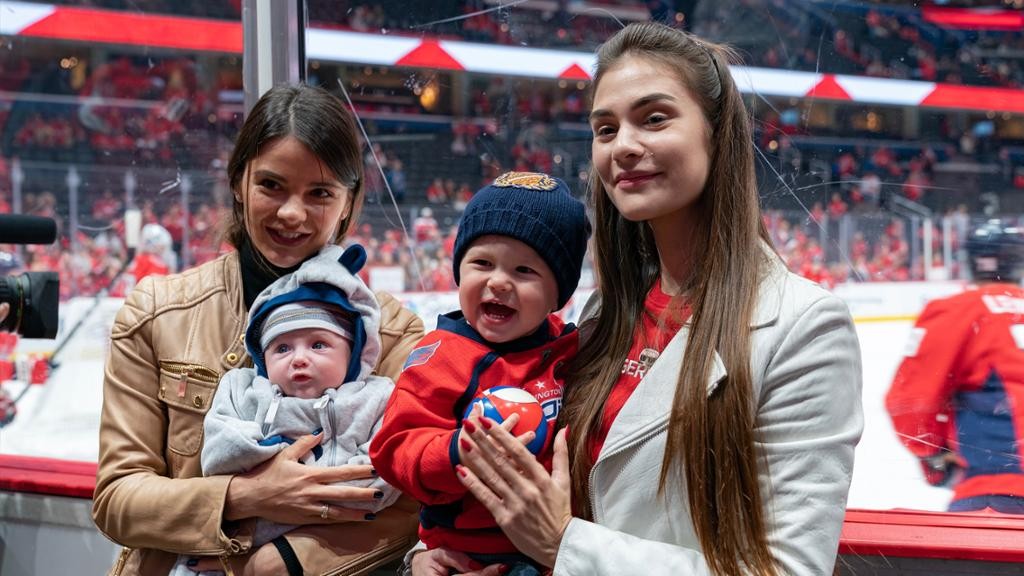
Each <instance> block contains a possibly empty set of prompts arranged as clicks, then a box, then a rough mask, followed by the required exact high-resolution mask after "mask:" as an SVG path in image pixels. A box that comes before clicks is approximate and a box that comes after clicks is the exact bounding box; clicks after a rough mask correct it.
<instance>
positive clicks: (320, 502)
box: [224, 434, 377, 525]
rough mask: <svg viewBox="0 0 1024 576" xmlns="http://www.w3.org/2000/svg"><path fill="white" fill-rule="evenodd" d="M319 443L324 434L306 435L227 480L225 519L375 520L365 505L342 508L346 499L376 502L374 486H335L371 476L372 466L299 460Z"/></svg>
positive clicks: (295, 520)
mask: <svg viewBox="0 0 1024 576" xmlns="http://www.w3.org/2000/svg"><path fill="white" fill-rule="evenodd" d="M319 443H320V435H319V434H317V435H312V436H303V437H302V438H299V439H298V440H296V441H295V443H294V444H292V445H291V446H288V447H287V448H285V449H284V450H281V451H280V452H278V453H277V455H275V456H274V457H273V458H271V459H270V460H267V461H266V462H264V463H263V464H261V465H259V466H257V467H256V468H253V469H252V470H250V471H249V472H246V473H244V474H238V475H236V476H235V477H234V478H232V479H231V483H230V484H228V493H227V502H226V504H225V509H224V519H225V520H240V519H243V518H251V517H254V516H256V517H260V518H264V519H267V520H270V521H272V522H278V523H281V524H298V525H302V524H335V523H339V522H348V521H352V520H372V519H373V517H374V516H373V514H367V512H366V511H365V510H353V509H349V508H345V507H344V503H345V502H372V501H373V500H374V497H375V496H374V495H375V493H376V492H377V491H376V490H375V489H373V488H355V487H351V486H332V484H334V483H335V482H344V481H348V480H362V479H367V478H373V477H374V472H373V467H372V466H368V465H367V466H356V465H344V466H333V467H330V468H321V467H318V466H306V465H305V464H300V463H299V459H301V458H302V457H303V456H305V455H306V453H308V452H309V451H310V450H312V449H313V447H314V446H316V445H317V444H319Z"/></svg>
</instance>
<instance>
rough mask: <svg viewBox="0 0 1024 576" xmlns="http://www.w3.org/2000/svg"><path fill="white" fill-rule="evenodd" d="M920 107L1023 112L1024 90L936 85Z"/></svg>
mask: <svg viewBox="0 0 1024 576" xmlns="http://www.w3.org/2000/svg"><path fill="white" fill-rule="evenodd" d="M920 105H921V106H933V107H936V108H957V109H961V110H962V109H968V110H985V111H988V110H995V111H998V112H1024V90H1014V89H1010V88H981V87H978V86H956V85H953V84H938V85H937V86H936V87H935V90H933V91H932V93H931V94H929V95H928V96H926V97H925V99H924V100H922V101H921V104H920Z"/></svg>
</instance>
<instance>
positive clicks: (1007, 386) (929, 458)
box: [885, 220, 1024, 514]
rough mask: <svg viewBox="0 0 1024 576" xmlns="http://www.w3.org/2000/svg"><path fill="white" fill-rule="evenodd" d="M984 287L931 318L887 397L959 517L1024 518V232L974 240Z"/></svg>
mask: <svg viewBox="0 0 1024 576" xmlns="http://www.w3.org/2000/svg"><path fill="white" fill-rule="evenodd" d="M966 248H967V252H968V255H969V258H970V265H971V272H972V275H973V277H974V284H972V285H971V286H969V287H968V289H967V290H966V291H964V292H962V293H960V294H957V295H955V296H950V297H947V298H942V299H939V300H935V301H933V302H930V303H929V304H928V305H927V306H925V308H924V311H923V312H921V315H920V317H919V318H918V320H917V323H916V324H915V326H914V329H913V331H912V332H911V336H910V340H909V342H908V343H907V348H906V350H905V352H904V359H903V362H902V363H901V364H900V367H899V369H898V370H897V372H896V376H895V377H894V379H893V382H892V387H891V388H890V390H889V393H888V395H887V396H886V399H885V404H886V409H887V410H888V412H889V415H890V416H891V417H892V422H893V426H894V427H895V429H896V433H897V434H899V437H900V440H901V441H902V442H903V444H904V445H905V446H906V447H907V448H908V449H910V451H911V452H913V453H914V455H915V456H917V457H918V458H920V460H921V465H922V467H923V469H924V474H925V478H926V479H927V480H928V482H929V483H930V484H933V485H936V486H945V485H948V486H952V488H953V491H954V493H953V500H952V502H951V504H950V506H949V509H950V511H968V510H982V509H984V508H992V509H994V510H997V511H999V512H1005V513H1014V514H1024V289H1022V288H1021V287H1020V280H1021V273H1022V268H1024V228H1017V227H1010V226H1005V225H1003V224H1001V223H1000V222H999V221H997V220H995V221H990V222H989V223H987V224H986V225H984V226H982V227H980V228H978V229H977V230H975V231H974V232H973V233H972V234H971V236H970V237H969V238H968V240H967V244H966Z"/></svg>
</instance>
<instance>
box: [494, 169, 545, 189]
mask: <svg viewBox="0 0 1024 576" xmlns="http://www.w3.org/2000/svg"><path fill="white" fill-rule="evenodd" d="M494 185H495V186H502V187H511V186H514V187H516V188H526V189H527V190H554V189H555V188H557V187H558V182H556V181H555V179H554V178H552V177H551V176H548V175H547V174H540V173H538V172H506V173H504V174H502V175H501V176H498V177H497V178H496V179H495V180H494Z"/></svg>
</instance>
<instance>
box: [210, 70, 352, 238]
mask: <svg viewBox="0 0 1024 576" xmlns="http://www.w3.org/2000/svg"><path fill="white" fill-rule="evenodd" d="M357 129H358V128H357V125H356V121H355V119H354V118H353V117H352V114H351V113H350V112H349V111H348V109H347V108H345V105H344V104H343V103H342V102H341V100H340V99H339V98H338V97H337V96H334V95H333V94H331V93H330V92H328V91H327V90H324V89H323V88H320V87H317V86H310V85H308V84H297V85H287V84H281V85H279V86H274V87H273V88H271V89H270V90H268V91H267V92H266V93H265V94H264V95H263V96H262V97H260V99H259V100H258V101H257V102H256V105H255V106H253V107H252V110H251V111H250V112H249V115H248V116H247V117H246V119H245V123H244V124H242V129H241V130H240V131H239V132H238V138H237V139H236V140H235V148H234V150H232V152H231V158H230V159H229V160H228V183H229V184H230V186H231V190H232V192H233V193H234V194H232V196H233V200H232V205H231V220H230V221H229V222H228V226H227V231H226V236H227V240H228V242H230V243H231V245H232V246H234V247H235V248H240V247H241V246H242V243H243V241H244V240H245V238H246V236H247V234H248V232H247V231H246V229H245V206H244V204H243V203H242V202H240V201H239V194H240V193H242V192H244V190H243V189H242V186H243V183H242V177H243V176H244V175H245V170H246V168H248V167H249V162H250V161H252V159H253V158H255V157H256V156H258V155H259V153H260V150H262V149H264V148H265V147H266V146H268V145H269V144H270V143H271V142H273V141H275V140H277V139H279V138H283V137H285V136H292V137H294V138H295V139H296V140H298V141H299V142H302V143H303V144H305V145H306V147H307V148H309V150H310V151H311V152H313V154H314V155H315V156H316V157H317V159H318V160H319V161H320V164H321V165H322V166H324V167H326V168H327V170H330V172H331V173H332V174H334V176H335V177H336V178H337V179H338V181H339V182H341V183H342V184H344V185H345V186H347V187H348V189H349V194H351V195H352V197H351V199H350V202H351V208H350V209H349V211H348V215H347V216H346V217H345V218H344V219H342V221H341V222H340V223H339V224H338V229H337V230H336V231H335V233H334V241H335V242H340V241H341V240H342V239H343V238H344V237H345V235H346V234H347V233H348V231H349V228H350V227H351V225H352V223H353V222H355V221H356V220H358V218H359V212H360V211H361V209H362V205H363V157H362V153H361V150H360V144H359V136H358V132H357Z"/></svg>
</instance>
